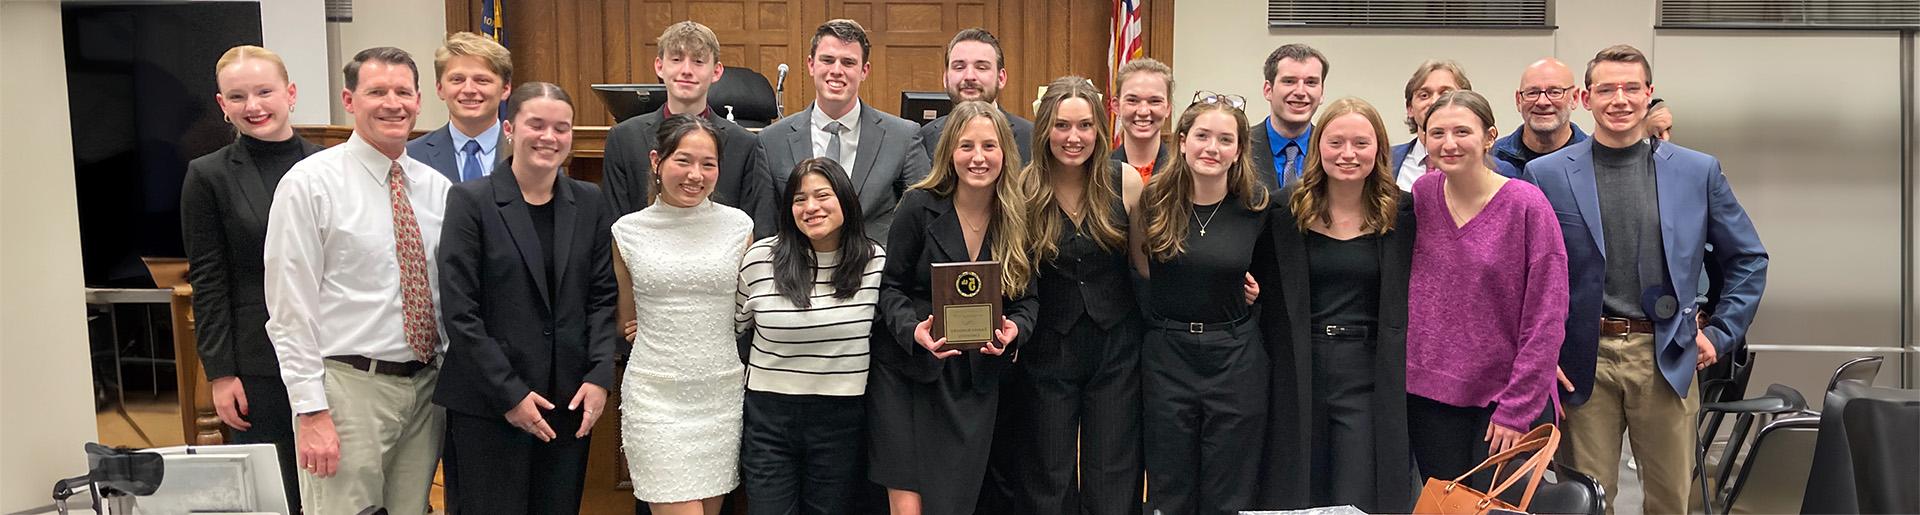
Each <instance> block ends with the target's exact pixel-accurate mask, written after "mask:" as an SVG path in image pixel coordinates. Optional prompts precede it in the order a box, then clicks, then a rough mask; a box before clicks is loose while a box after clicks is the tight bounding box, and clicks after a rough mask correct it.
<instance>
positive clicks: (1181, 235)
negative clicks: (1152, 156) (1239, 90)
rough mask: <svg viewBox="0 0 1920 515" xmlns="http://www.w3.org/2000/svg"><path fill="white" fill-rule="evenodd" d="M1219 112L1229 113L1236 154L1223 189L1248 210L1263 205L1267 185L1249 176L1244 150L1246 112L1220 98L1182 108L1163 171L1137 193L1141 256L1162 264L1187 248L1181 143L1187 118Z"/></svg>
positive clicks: (1187, 191)
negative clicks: (1142, 223)
mask: <svg viewBox="0 0 1920 515" xmlns="http://www.w3.org/2000/svg"><path fill="white" fill-rule="evenodd" d="M1211 112H1222V113H1227V114H1228V115H1231V116H1233V125H1234V128H1235V132H1234V140H1233V141H1234V143H1235V145H1234V146H1235V147H1236V149H1237V152H1236V153H1237V154H1239V155H1238V156H1235V157H1234V159H1233V166H1232V167H1229V168H1228V169H1227V193H1228V194H1230V195H1239V196H1240V203H1241V205H1244V206H1246V207H1247V209H1249V210H1252V211H1264V210H1266V209H1267V200H1268V199H1267V187H1266V186H1264V185H1262V184H1260V182H1259V181H1258V180H1256V179H1254V178H1253V173H1252V172H1251V171H1250V170H1252V169H1253V162H1252V160H1250V159H1249V158H1248V157H1247V156H1248V148H1247V113H1245V112H1242V111H1241V110H1240V109H1239V108H1236V107H1233V106H1232V105H1229V104H1227V103H1226V102H1213V103H1199V104H1194V105H1190V106H1187V110H1186V112H1184V113H1181V114H1180V123H1179V125H1176V126H1175V130H1174V132H1173V145H1174V147H1173V148H1174V151H1175V153H1176V154H1175V157H1174V159H1173V162H1172V163H1168V164H1167V169H1166V170H1162V171H1160V172H1159V173H1155V174H1153V178H1152V179H1150V180H1148V181H1147V191H1146V193H1145V194H1144V195H1143V196H1144V197H1145V198H1144V200H1145V204H1146V220H1147V227H1146V236H1147V241H1146V252H1147V255H1148V256H1150V257H1152V258H1154V259H1157V260H1160V261H1161V262H1166V261H1169V260H1172V259H1173V258H1175V257H1179V256H1180V254H1182V253H1184V252H1186V251H1187V220H1188V219H1189V218H1192V217H1193V167H1192V166H1190V165H1188V164H1187V155H1186V154H1187V151H1186V145H1185V144H1184V143H1185V141H1186V139H1187V132H1188V131H1191V130H1193V121H1194V120H1197V119H1199V118H1200V115H1202V114H1206V113H1211Z"/></svg>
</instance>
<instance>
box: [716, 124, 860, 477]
mask: <svg viewBox="0 0 1920 515" xmlns="http://www.w3.org/2000/svg"><path fill="white" fill-rule="evenodd" d="M856 191H857V190H856V189H855V188H854V186H853V181H852V180H851V179H849V178H848V177H847V172H846V171H845V170H843V169H841V168H840V164H839V163H836V162H834V160H832V159H826V158H813V159H808V160H805V161H801V162H800V163H799V164H798V165H796V166H795V167H794V171H793V174H792V175H791V176H789V178H788V179H787V184H786V194H785V195H784V196H783V197H782V198H785V199H787V200H788V209H785V210H782V211H780V224H779V226H778V228H777V229H776V231H777V232H776V233H775V235H774V236H771V237H768V238H766V239H763V240H760V241H757V242H754V244H753V246H751V247H747V255H746V257H744V258H742V259H741V264H740V280H739V287H738V292H737V293H735V294H734V297H735V298H737V299H739V300H738V304H739V313H737V314H735V315H734V328H735V330H737V331H740V332H741V333H742V334H746V333H751V335H752V336H751V338H752V340H751V346H749V347H748V349H747V395H746V399H747V402H746V429H745V430H744V431H743V433H744V434H743V436H742V449H741V451H740V466H741V469H742V470H743V473H744V474H745V475H744V477H743V478H742V482H743V483H745V484H746V493H747V511H748V513H752V514H807V515H829V514H837V513H849V512H852V511H854V510H851V509H850V508H849V507H848V506H847V501H848V500H849V499H850V497H849V496H850V495H852V494H853V492H854V491H855V490H856V487H858V486H860V485H864V484H866V482H865V481H861V480H860V478H859V472H860V461H859V460H860V458H861V456H862V448H863V447H864V442H863V441H862V438H863V437H864V436H865V434H866V433H865V431H866V421H867V400H866V397H865V395H866V391H867V365H868V358H869V356H871V354H870V353H869V352H868V342H869V341H870V340H871V339H872V338H871V335H872V334H873V319H874V314H875V312H876V306H877V305H878V303H879V300H880V271H881V266H882V264H883V263H885V262H886V251H885V250H883V249H881V248H880V244H878V243H875V242H874V241H873V240H872V239H869V238H867V231H866V229H865V228H863V227H862V226H861V223H862V222H861V220H862V218H861V214H860V200H859V198H857V197H855V192H856Z"/></svg>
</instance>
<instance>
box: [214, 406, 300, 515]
mask: <svg viewBox="0 0 1920 515" xmlns="http://www.w3.org/2000/svg"><path fill="white" fill-rule="evenodd" d="M235 377H238V378H240V387H241V388H243V389H246V391H247V414H246V415H243V416H241V417H240V418H244V419H247V423H249V424H253V425H252V426H251V427H248V428H247V430H246V431H241V430H238V429H232V428H228V429H230V430H231V433H232V434H233V443H236V444H245V443H270V444H273V450H274V451H275V452H276V453H278V454H279V455H280V481H281V482H282V483H283V484H285V485H286V489H287V508H290V509H292V510H293V513H300V467H299V464H300V462H299V461H297V459H298V458H296V457H295V455H294V451H295V449H296V447H294V444H293V406H292V405H291V404H289V403H288V402H287V384H286V383H283V382H280V376H277V375H272V376H256V375H239V376H235Z"/></svg>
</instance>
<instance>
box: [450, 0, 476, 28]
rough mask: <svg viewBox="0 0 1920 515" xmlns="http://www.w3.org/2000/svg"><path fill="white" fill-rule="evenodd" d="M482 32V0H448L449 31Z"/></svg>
mask: <svg viewBox="0 0 1920 515" xmlns="http://www.w3.org/2000/svg"><path fill="white" fill-rule="evenodd" d="M460 31H469V32H474V33H479V32H480V0H447V33H448V34H452V33H455V32H460Z"/></svg>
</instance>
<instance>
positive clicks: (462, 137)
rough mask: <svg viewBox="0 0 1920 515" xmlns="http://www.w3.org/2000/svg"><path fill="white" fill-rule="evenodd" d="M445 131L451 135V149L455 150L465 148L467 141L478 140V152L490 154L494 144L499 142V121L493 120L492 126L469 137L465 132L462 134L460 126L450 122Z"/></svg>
mask: <svg viewBox="0 0 1920 515" xmlns="http://www.w3.org/2000/svg"><path fill="white" fill-rule="evenodd" d="M447 133H448V134H452V135H453V150H454V151H455V152H459V151H460V149H464V148H467V142H468V141H478V142H480V153H482V154H492V153H493V147H494V145H497V144H499V143H500V121H499V120H494V121H493V126H491V127H487V130H484V131H480V135H479V136H472V137H469V136H467V135H466V134H462V133H461V132H460V127H458V126H455V125H453V124H451V123H449V124H447Z"/></svg>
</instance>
